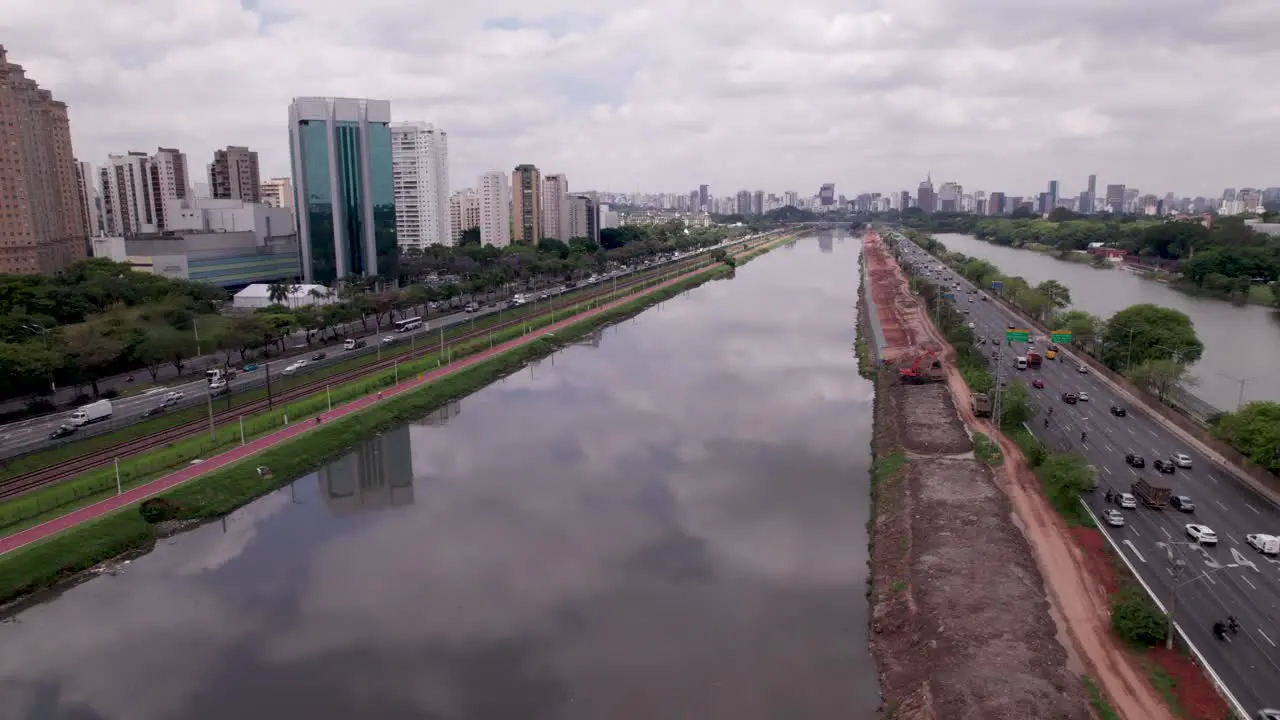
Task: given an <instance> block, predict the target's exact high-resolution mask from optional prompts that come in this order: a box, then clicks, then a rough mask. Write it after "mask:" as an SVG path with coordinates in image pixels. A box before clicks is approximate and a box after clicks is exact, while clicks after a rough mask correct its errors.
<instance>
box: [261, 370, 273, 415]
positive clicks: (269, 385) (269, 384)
mask: <svg viewBox="0 0 1280 720" xmlns="http://www.w3.org/2000/svg"><path fill="white" fill-rule="evenodd" d="M262 367H263V368H265V369H266V371H267V409H268V410H270V409H271V363H263V365H262Z"/></svg>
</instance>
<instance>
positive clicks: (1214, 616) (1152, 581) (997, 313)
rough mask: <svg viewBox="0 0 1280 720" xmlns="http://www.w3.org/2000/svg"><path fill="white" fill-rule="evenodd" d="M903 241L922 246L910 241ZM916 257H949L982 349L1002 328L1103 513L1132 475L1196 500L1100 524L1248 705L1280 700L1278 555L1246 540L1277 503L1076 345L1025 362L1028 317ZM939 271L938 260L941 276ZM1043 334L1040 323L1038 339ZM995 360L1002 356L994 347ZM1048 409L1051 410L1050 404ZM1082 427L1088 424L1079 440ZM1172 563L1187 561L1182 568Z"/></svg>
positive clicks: (1008, 369)
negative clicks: (1067, 395)
mask: <svg viewBox="0 0 1280 720" xmlns="http://www.w3.org/2000/svg"><path fill="white" fill-rule="evenodd" d="M902 246H903V247H909V248H911V249H913V251H915V248H916V246H915V245H914V244H912V243H911V242H910V241H904V242H903V243H902ZM912 262H913V263H915V264H920V263H928V264H929V265H930V266H933V267H938V268H942V269H943V271H944V275H943V277H944V278H945V279H946V282H947V284H948V286H950V285H951V284H952V283H954V282H959V283H960V288H961V289H960V291H956V292H957V294H956V305H957V307H959V308H960V309H961V310H968V311H969V313H968V315H967V318H968V320H969V321H970V322H972V323H973V324H974V333H975V334H976V335H977V336H978V337H980V338H987V342H988V345H987V346H984V349H987V348H988V347H989V346H990V343H991V338H999V339H1000V345H999V346H998V349H1000V350H1001V356H1000V372H999V376H1000V377H1001V379H1006V378H1012V377H1018V378H1019V379H1021V380H1023V382H1025V383H1026V385H1027V387H1028V390H1029V391H1030V393H1031V397H1032V399H1033V400H1034V401H1035V403H1036V406H1037V408H1038V413H1037V415H1036V417H1035V418H1034V419H1033V420H1032V421H1030V422H1029V423H1028V425H1029V427H1030V428H1031V431H1032V432H1033V433H1034V434H1035V435H1036V436H1038V437H1040V438H1041V439H1042V440H1044V441H1045V443H1046V444H1047V445H1049V447H1050V449H1051V450H1053V451H1066V450H1071V451H1075V452H1078V453H1080V454H1081V455H1083V456H1084V457H1085V458H1087V460H1088V462H1089V463H1090V464H1092V465H1093V466H1094V467H1095V468H1096V470H1097V475H1098V482H1099V488H1098V490H1096V491H1094V492H1092V493H1090V494H1089V495H1088V496H1086V498H1085V499H1086V501H1087V502H1088V504H1089V506H1090V508H1091V509H1092V510H1093V512H1094V514H1095V515H1097V516H1099V517H1101V514H1102V511H1103V510H1106V509H1111V508H1117V509H1118V506H1117V505H1114V504H1110V505H1109V504H1107V502H1106V501H1105V490H1106V489H1107V488H1108V487H1110V488H1111V489H1113V490H1115V491H1123V492H1129V491H1130V485H1131V483H1132V482H1133V481H1135V480H1137V479H1138V478H1140V477H1141V478H1145V479H1146V480H1147V481H1148V482H1149V483H1151V484H1152V485H1156V486H1164V487H1168V488H1172V490H1173V494H1174V495H1187V496H1189V497H1191V498H1192V499H1193V500H1194V502H1195V510H1194V511H1193V512H1191V513H1183V512H1180V511H1178V510H1175V509H1173V508H1172V507H1170V508H1167V509H1165V510H1148V509H1145V508H1140V509H1138V510H1122V512H1123V513H1124V516H1125V522H1126V524H1125V526H1124V527H1122V528H1111V527H1107V526H1105V525H1104V526H1102V530H1103V532H1106V533H1108V534H1109V535H1110V536H1111V537H1112V538H1113V539H1115V541H1116V542H1117V543H1118V544H1119V545H1120V546H1121V547H1122V548H1124V552H1125V553H1126V555H1127V557H1128V559H1129V561H1130V562H1131V563H1132V564H1133V566H1134V567H1136V568H1137V570H1138V573H1139V574H1140V575H1141V577H1142V579H1143V580H1144V581H1145V582H1146V583H1147V586H1148V587H1150V588H1151V589H1152V590H1153V591H1154V592H1155V593H1156V595H1157V596H1158V597H1159V599H1160V601H1161V602H1162V603H1163V604H1164V605H1165V607H1166V608H1168V607H1170V603H1171V599H1172V598H1173V590H1174V589H1175V588H1176V589H1177V591H1176V604H1175V605H1174V607H1175V610H1174V619H1175V621H1176V622H1177V623H1178V624H1179V625H1180V626H1181V627H1182V629H1183V630H1184V631H1185V632H1186V633H1187V636H1188V637H1189V638H1190V640H1191V642H1192V644H1194V645H1195V647H1196V648H1197V649H1198V650H1199V651H1200V653H1201V654H1202V655H1203V656H1204V658H1205V659H1206V660H1207V661H1208V663H1209V665H1210V666H1211V667H1212V668H1213V670H1214V672H1216V674H1217V675H1218V677H1219V678H1221V679H1222V681H1223V682H1224V683H1225V684H1226V686H1227V687H1228V688H1229V689H1230V691H1231V693H1232V694H1233V695H1234V696H1235V698H1236V699H1237V700H1238V701H1239V702H1240V703H1241V704H1242V705H1243V707H1244V709H1245V710H1247V711H1248V712H1249V713H1256V712H1257V711H1258V710H1259V709H1260V708H1264V707H1271V708H1274V707H1280V683H1277V682H1276V678H1278V677H1280V646H1278V645H1277V643H1280V558H1278V557H1276V556H1267V555H1263V554H1261V553H1259V552H1257V551H1255V550H1254V549H1253V548H1252V547H1251V546H1250V545H1249V544H1248V543H1247V542H1246V540H1245V535H1246V534H1252V533H1264V534H1270V535H1280V508H1277V507H1276V505H1275V504H1273V503H1272V502H1271V501H1270V500H1269V499H1267V498H1265V497H1263V496H1261V495H1259V494H1258V493H1256V492H1255V491H1254V490H1253V489H1252V488H1250V487H1248V486H1247V485H1245V484H1244V482H1243V481H1241V480H1240V479H1238V478H1237V477H1235V476H1234V475H1233V474H1231V472H1230V471H1228V470H1227V469H1225V468H1222V467H1218V466H1216V465H1215V464H1214V463H1213V462H1212V461H1211V460H1210V459H1209V458H1208V457H1206V456H1205V455H1204V454H1202V453H1200V452H1198V451H1197V450H1196V448H1195V447H1194V446H1193V445H1192V444H1191V443H1188V442H1185V441H1183V440H1182V439H1181V438H1180V436H1178V435H1177V434H1175V433H1174V432H1173V431H1171V430H1169V429H1168V428H1167V427H1166V426H1165V425H1163V424H1162V423H1161V422H1159V421H1158V420H1157V419H1156V418H1154V417H1152V416H1151V415H1149V414H1148V413H1146V412H1145V411H1144V410H1143V408H1141V407H1136V406H1132V405H1129V404H1128V403H1126V402H1124V401H1123V399H1122V398H1123V397H1124V395H1123V394H1122V393H1121V392H1119V391H1118V390H1117V389H1115V388H1113V387H1112V386H1111V385H1110V384H1109V383H1108V382H1107V381H1106V380H1105V379H1103V378H1100V377H1098V376H1097V375H1095V374H1094V373H1092V372H1089V373H1080V372H1078V371H1077V365H1078V363H1076V362H1073V361H1072V359H1071V358H1070V357H1069V356H1068V357H1066V358H1065V359H1064V361H1062V362H1057V361H1049V360H1045V361H1044V364H1043V366H1042V367H1041V368H1040V369H1039V370H1022V371H1019V370H1017V369H1016V366H1015V363H1014V360H1015V357H1016V356H1018V355H1022V354H1024V353H1025V351H1026V347H1027V346H1026V344H1025V343H1013V345H1012V348H1011V347H1010V344H1009V343H1008V342H1007V341H1006V340H1005V335H1006V333H1007V332H1008V326H1009V325H1010V324H1013V325H1015V326H1016V327H1018V328H1023V327H1024V324H1023V323H1022V322H1020V321H1019V320H1018V319H1017V318H1015V317H1014V316H1012V315H1011V314H1010V313H1008V312H1007V311H1005V310H1004V309H1003V308H1002V307H1000V306H999V305H997V304H996V303H995V302H992V301H983V300H981V299H980V298H981V295H982V294H983V293H982V291H980V290H978V289H977V288H974V287H973V286H972V284H970V283H969V282H967V281H966V280H964V279H963V278H960V277H959V276H958V275H956V274H955V273H953V272H951V271H950V270H949V269H947V268H945V266H943V265H942V263H941V262H940V261H936V260H934V259H933V258H928V256H927V255H926V254H925V253H924V251H923V250H918V251H915V254H914V255H913V260H912ZM937 276H938V274H937V272H936V271H935V273H934V277H935V279H936V278H937ZM970 298H973V300H972V301H970ZM1037 334H1038V333H1036V332H1034V331H1033V332H1032V334H1031V338H1032V340H1033V341H1035V340H1036V339H1037V338H1036V335H1037ZM1047 343H1048V340H1047V338H1046V339H1043V340H1041V341H1040V342H1038V343H1035V344H1036V345H1037V348H1038V349H1039V350H1040V351H1041V352H1043V351H1044V350H1045V347H1046V345H1047ZM991 349H997V348H991ZM1060 356H1061V354H1060ZM988 362H989V363H993V364H994V361H993V360H992V359H991V358H990V357H989V351H988ZM1037 377H1039V378H1041V379H1043V380H1044V383H1045V388H1044V389H1043V390H1037V389H1035V388H1033V387H1032V385H1031V383H1032V381H1033V380H1034V379H1035V378H1037ZM1080 391H1084V392H1086V393H1088V395H1089V400H1088V401H1087V402H1080V403H1078V404H1076V405H1068V404H1066V403H1065V402H1063V401H1062V399H1061V396H1062V393H1064V392H1076V393H1079V392H1080ZM1112 405H1118V406H1121V407H1124V408H1125V410H1126V412H1127V416H1126V417H1116V416H1114V415H1112V414H1111V412H1110V408H1111V406H1112ZM1050 408H1053V415H1052V416H1049V415H1048V410H1049V409H1050ZM1046 417H1048V418H1049V425H1048V427H1046V426H1045V418H1046ZM1082 432H1085V433H1087V439H1086V440H1085V441H1083V442H1082V441H1081V433H1082ZM1128 453H1134V454H1139V455H1142V456H1143V457H1144V459H1145V461H1146V467H1145V468H1142V469H1136V468H1132V467H1130V466H1129V465H1128V464H1127V463H1126V461H1125V456H1126V454H1128ZM1174 453H1184V454H1186V455H1189V456H1190V457H1191V459H1192V466H1191V468H1189V469H1186V468H1177V469H1176V470H1175V471H1174V473H1173V474H1163V473H1159V472H1157V471H1156V470H1155V469H1154V468H1153V467H1152V465H1151V461H1152V460H1154V459H1155V458H1158V457H1159V458H1164V459H1170V458H1171V456H1172V455H1173V454H1174ZM1187 523H1197V524H1202V525H1207V526H1209V527H1210V528H1212V529H1213V530H1214V531H1216V533H1217V535H1218V538H1219V542H1218V545H1217V546H1216V547H1215V546H1201V545H1200V544H1198V543H1196V542H1194V541H1192V540H1191V538H1190V537H1189V536H1188V535H1187V532H1186V529H1185V526H1186V524H1187ZM1175 567H1176V568H1179V569H1178V570H1177V571H1176V572H1175V569H1174V568H1175ZM1228 615H1234V616H1235V617H1236V620H1237V621H1238V622H1239V623H1240V631H1239V633H1238V634H1236V635H1234V636H1228V642H1221V641H1219V640H1217V639H1216V638H1214V636H1213V633H1212V626H1213V623H1214V622H1215V621H1219V620H1222V621H1225V620H1226V618H1227V616H1228Z"/></svg>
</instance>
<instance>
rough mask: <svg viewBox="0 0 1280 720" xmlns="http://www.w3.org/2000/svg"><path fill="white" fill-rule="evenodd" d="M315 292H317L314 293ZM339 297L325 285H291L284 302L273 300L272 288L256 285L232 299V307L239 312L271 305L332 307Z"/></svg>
mask: <svg viewBox="0 0 1280 720" xmlns="http://www.w3.org/2000/svg"><path fill="white" fill-rule="evenodd" d="M312 291H315V292H312ZM336 302H338V297H337V296H336V295H334V294H333V293H331V292H330V291H329V288H327V287H325V286H324V285H306V284H303V285H290V286H289V295H288V297H287V298H285V300H284V302H279V303H277V302H273V301H272V300H271V286H270V285H266V284H262V283H255V284H253V285H249V286H248V287H246V288H245V289H243V290H241V291H240V292H238V293H236V294H235V295H233V296H232V298H231V306H232V307H234V308H236V309H237V310H257V309H259V308H264V307H269V306H271V305H277V304H279V305H285V306H287V307H291V308H297V307H306V306H307V305H332V304H334V303H336Z"/></svg>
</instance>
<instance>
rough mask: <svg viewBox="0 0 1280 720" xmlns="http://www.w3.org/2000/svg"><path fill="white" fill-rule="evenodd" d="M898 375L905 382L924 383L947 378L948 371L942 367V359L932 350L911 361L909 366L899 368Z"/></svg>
mask: <svg viewBox="0 0 1280 720" xmlns="http://www.w3.org/2000/svg"><path fill="white" fill-rule="evenodd" d="M898 377H899V378H900V379H901V380H902V382H904V383H910V384H912V385H921V384H924V383H935V382H942V381H943V380H946V379H947V374H946V371H945V370H943V369H942V361H941V360H939V359H938V356H937V355H936V354H935V353H934V352H933V351H932V350H930V351H928V352H926V353H924V354H922V355H920V357H917V358H916V359H915V362H913V363H911V367H909V368H899V370H898Z"/></svg>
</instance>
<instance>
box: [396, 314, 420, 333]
mask: <svg viewBox="0 0 1280 720" xmlns="http://www.w3.org/2000/svg"><path fill="white" fill-rule="evenodd" d="M420 327H426V323H424V322H423V321H422V318H420V317H411V318H405V319H403V320H397V321H396V332H402V333H403V332H411V331H413V330H417V329H418V328H420Z"/></svg>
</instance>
